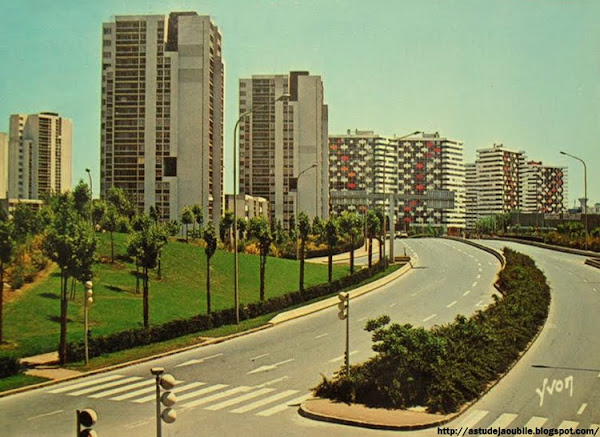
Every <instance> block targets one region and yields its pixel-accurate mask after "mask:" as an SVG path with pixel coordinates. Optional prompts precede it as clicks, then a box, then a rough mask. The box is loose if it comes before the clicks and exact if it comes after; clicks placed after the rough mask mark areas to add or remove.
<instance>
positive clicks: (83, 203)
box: [73, 179, 92, 219]
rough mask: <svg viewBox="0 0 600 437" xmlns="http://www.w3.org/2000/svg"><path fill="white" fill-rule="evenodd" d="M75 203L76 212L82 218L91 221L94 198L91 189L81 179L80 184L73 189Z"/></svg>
mask: <svg viewBox="0 0 600 437" xmlns="http://www.w3.org/2000/svg"><path fill="white" fill-rule="evenodd" d="M73 201H74V202H75V211H77V212H78V213H79V214H80V215H81V216H82V217H84V218H87V219H89V217H90V215H89V214H90V203H91V201H92V196H91V193H90V187H89V186H88V184H86V183H84V182H83V180H81V179H79V183H78V184H77V185H76V186H75V188H74V189H73Z"/></svg>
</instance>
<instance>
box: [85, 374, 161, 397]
mask: <svg viewBox="0 0 600 437" xmlns="http://www.w3.org/2000/svg"><path fill="white" fill-rule="evenodd" d="M155 383H156V381H155V380H153V379H148V380H146V381H141V382H136V383H135V384H129V385H126V386H125V387H117V388H113V389H112V390H106V391H101V392H100V393H96V394H93V395H91V396H90V398H92V399H98V398H103V397H106V396H111V395H114V394H117V393H121V392H123V391H129V390H133V389H134V388H140V387H144V386H153V385H154V384H155Z"/></svg>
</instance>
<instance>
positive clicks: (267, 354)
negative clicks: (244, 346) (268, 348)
mask: <svg viewBox="0 0 600 437" xmlns="http://www.w3.org/2000/svg"><path fill="white" fill-rule="evenodd" d="M269 355H271V354H270V353H269V352H267V353H266V354H262V355H259V356H257V357H254V358H250V361H254V360H258V359H259V358H264V357H268V356H269Z"/></svg>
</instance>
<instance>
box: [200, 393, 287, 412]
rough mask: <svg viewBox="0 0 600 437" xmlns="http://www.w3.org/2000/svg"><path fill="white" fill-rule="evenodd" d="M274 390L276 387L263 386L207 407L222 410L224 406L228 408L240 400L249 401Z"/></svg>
mask: <svg viewBox="0 0 600 437" xmlns="http://www.w3.org/2000/svg"><path fill="white" fill-rule="evenodd" d="M272 391H275V389H274V388H261V389H260V390H256V391H253V392H250V393H246V394H245V395H242V396H238V397H237V398H233V399H227V400H226V401H223V402H219V403H218V404H214V405H211V406H210V407H206V408H205V409H206V410H209V411H218V410H222V409H223V408H227V407H230V406H232V405H235V404H239V403H240V402H244V401H248V400H250V399H254V398H257V397H259V396H262V395H264V394H266V393H271V392H272Z"/></svg>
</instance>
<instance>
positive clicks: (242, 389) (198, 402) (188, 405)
mask: <svg viewBox="0 0 600 437" xmlns="http://www.w3.org/2000/svg"><path fill="white" fill-rule="evenodd" d="M253 388H254V387H248V386H246V385H240V386H239V387H234V388H232V389H229V390H225V391H222V392H220V393H215V394H214V395H210V396H207V397H205V398H200V399H196V400H195V401H191V402H188V403H186V404H182V407H183V408H185V409H188V408H193V407H197V406H198V405H203V404H208V403H209V402H212V401H216V400H219V399H223V398H226V397H227V396H231V395H234V394H236V393H245V392H247V391H250V390H252V389H253Z"/></svg>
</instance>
